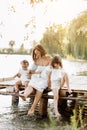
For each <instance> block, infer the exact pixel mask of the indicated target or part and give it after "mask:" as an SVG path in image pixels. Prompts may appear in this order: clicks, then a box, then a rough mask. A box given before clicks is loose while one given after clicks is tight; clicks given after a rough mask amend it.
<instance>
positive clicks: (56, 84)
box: [51, 68, 64, 89]
mask: <svg viewBox="0 0 87 130" xmlns="http://www.w3.org/2000/svg"><path fill="white" fill-rule="evenodd" d="M63 72H64V71H63V69H53V68H52V70H51V88H52V89H54V88H57V89H59V88H60V84H61V79H62V75H63Z"/></svg>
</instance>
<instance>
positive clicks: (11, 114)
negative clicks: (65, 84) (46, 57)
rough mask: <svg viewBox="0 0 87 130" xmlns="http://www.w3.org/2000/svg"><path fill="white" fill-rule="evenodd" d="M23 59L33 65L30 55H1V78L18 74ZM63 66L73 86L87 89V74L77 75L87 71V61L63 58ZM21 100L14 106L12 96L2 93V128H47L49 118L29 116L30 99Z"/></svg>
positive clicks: (0, 123) (0, 113)
mask: <svg viewBox="0 0 87 130" xmlns="http://www.w3.org/2000/svg"><path fill="white" fill-rule="evenodd" d="M23 59H27V60H28V61H29V63H30V66H31V64H32V58H31V56H29V55H0V69H1V70H0V78H2V77H8V76H12V75H14V74H16V73H17V72H18V70H19V68H20V67H21V66H20V61H21V60H23ZM63 66H64V69H65V70H66V72H67V73H68V75H69V79H70V86H71V88H75V89H76V88H77V89H87V76H77V75H76V73H77V72H80V71H87V62H83V61H80V62H72V61H68V60H65V59H63ZM13 82H14V81H13ZM13 82H8V83H9V84H10V83H13ZM5 83H7V82H5ZM19 100H20V101H19V105H18V107H15V108H13V107H12V105H11V96H4V95H0V130H37V129H38V130H42V129H43V130H46V128H45V123H47V122H48V121H47V119H40V118H37V117H34V118H32V117H31V118H29V117H27V110H28V105H29V102H28V99H27V101H26V102H24V101H22V100H21V99H19ZM49 129H50V127H49Z"/></svg>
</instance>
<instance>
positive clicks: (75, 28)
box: [67, 11, 87, 59]
mask: <svg viewBox="0 0 87 130" xmlns="http://www.w3.org/2000/svg"><path fill="white" fill-rule="evenodd" d="M67 38H68V41H69V44H68V45H67V48H68V53H70V54H72V55H73V56H74V57H75V58H81V59H86V57H87V11H84V12H82V13H81V14H80V15H79V16H78V17H77V18H75V19H73V21H71V23H70V25H69V28H68V33H67Z"/></svg>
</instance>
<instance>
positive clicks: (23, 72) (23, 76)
mask: <svg viewBox="0 0 87 130" xmlns="http://www.w3.org/2000/svg"><path fill="white" fill-rule="evenodd" d="M18 73H20V74H21V77H20V80H21V81H22V84H23V85H24V84H25V81H29V80H30V79H29V77H28V73H29V70H22V69H20V70H19V72H18Z"/></svg>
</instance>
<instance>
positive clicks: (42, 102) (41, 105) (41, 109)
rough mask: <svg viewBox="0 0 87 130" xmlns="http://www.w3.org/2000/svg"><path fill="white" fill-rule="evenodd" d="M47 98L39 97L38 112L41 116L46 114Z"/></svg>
mask: <svg viewBox="0 0 87 130" xmlns="http://www.w3.org/2000/svg"><path fill="white" fill-rule="evenodd" d="M47 106H48V98H43V97H42V98H41V100H40V103H39V113H40V115H41V116H47Z"/></svg>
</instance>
